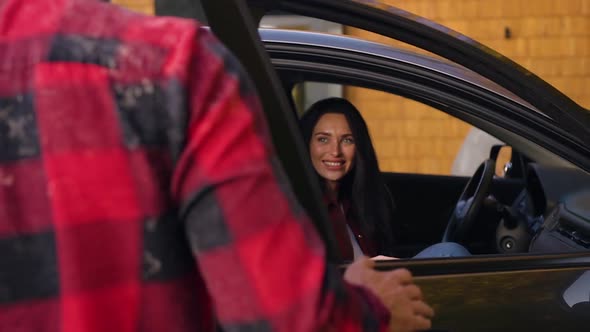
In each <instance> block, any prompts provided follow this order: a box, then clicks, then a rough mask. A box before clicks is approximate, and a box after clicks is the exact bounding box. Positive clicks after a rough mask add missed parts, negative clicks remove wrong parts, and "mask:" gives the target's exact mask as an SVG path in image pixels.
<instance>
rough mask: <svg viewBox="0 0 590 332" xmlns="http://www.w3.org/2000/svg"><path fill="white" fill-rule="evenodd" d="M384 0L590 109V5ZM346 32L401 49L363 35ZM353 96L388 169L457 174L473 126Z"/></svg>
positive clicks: (588, 0)
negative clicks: (500, 56) (525, 71)
mask: <svg viewBox="0 0 590 332" xmlns="http://www.w3.org/2000/svg"><path fill="white" fill-rule="evenodd" d="M382 1H384V2H387V3H389V4H391V5H394V6H396V7H399V8H402V9H405V10H408V11H410V12H413V13H415V14H417V15H420V16H423V17H426V18H428V19H431V20H434V21H436V22H438V23H441V24H443V25H446V26H448V27H450V28H451V29H454V30H456V31H458V32H461V33H463V34H465V35H467V36H469V37H471V38H474V39H476V40H478V41H479V42H481V43H483V44H485V45H487V46H489V47H492V48H493V49H495V50H496V51H498V52H500V53H502V54H504V55H505V56H508V57H509V58H511V59H513V60H514V61H516V62H518V63H520V64H521V65H523V66H524V67H526V68H527V69H529V70H531V71H532V72H534V73H535V74H537V75H539V76H540V77H542V78H543V79H545V80H546V81H548V82H549V83H551V84H553V85H554V86H555V87H557V88H558V89H560V90H561V91H563V92H564V93H565V94H567V95H568V96H570V97H571V98H572V99H574V100H575V101H577V102H578V103H579V104H581V105H582V106H584V107H586V108H590V88H589V87H590V0H563V1H555V0H534V1H530V0H382ZM506 28H509V29H510V31H511V38H509V39H506V38H505V29H506ZM347 33H349V34H352V35H356V36H360V37H362V38H365V39H367V38H368V39H375V40H376V41H379V42H387V43H389V44H396V45H399V43H395V42H391V41H388V40H386V39H384V38H380V37H378V36H376V35H374V34H370V33H367V32H364V31H359V30H357V29H347ZM346 95H347V97H349V98H350V99H351V100H352V101H353V102H354V103H355V104H356V105H357V106H358V107H359V108H360V109H362V111H363V115H364V116H365V117H366V119H367V122H368V124H369V125H370V126H371V130H372V135H373V139H374V142H375V145H376V149H377V153H378V154H379V159H380V163H381V166H382V168H383V169H385V170H391V171H402V172H403V171H405V172H417V173H436V174H448V173H449V172H450V169H451V166H452V162H453V160H454V158H455V155H456V153H457V151H458V150H459V147H460V145H461V142H462V141H463V139H464V137H465V135H466V133H467V132H468V130H469V128H470V127H469V126H468V125H466V124H464V123H461V122H459V121H457V120H454V119H453V118H451V117H449V116H446V115H445V114H440V112H428V110H427V109H426V107H423V106H416V104H412V103H410V102H408V101H405V100H401V99H399V98H392V97H388V96H386V95H385V94H381V93H367V92H366V91H363V90H360V91H359V90H358V89H348V90H346ZM386 110H394V111H395V112H387V111H386ZM430 113H432V114H430ZM388 114H391V115H388Z"/></svg>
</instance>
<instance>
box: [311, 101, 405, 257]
mask: <svg viewBox="0 0 590 332" xmlns="http://www.w3.org/2000/svg"><path fill="white" fill-rule="evenodd" d="M301 127H302V131H303V136H304V140H305V143H306V144H307V147H308V149H309V153H310V157H311V162H312V164H313V167H314V169H315V171H316V173H317V175H318V178H319V181H320V184H321V187H322V190H323V194H324V200H325V201H326V203H327V207H328V211H329V213H330V217H331V218H330V219H331V222H332V228H333V230H334V233H335V235H336V238H337V240H338V244H339V247H340V252H341V255H342V257H343V258H344V259H345V260H352V259H354V258H355V257H358V256H360V255H363V254H365V255H370V256H375V255H391V254H392V253H391V248H393V242H394V241H393V235H394V231H393V230H392V226H391V225H392V223H391V221H392V215H393V200H392V198H391V195H390V194H389V192H388V191H387V188H386V187H385V185H384V182H383V180H382V179H381V173H380V170H379V164H378V163H377V157H376V156H375V149H374V148H373V144H372V143H371V138H370V135H369V130H368V129H367V125H366V123H365V121H364V120H363V117H362V116H361V114H360V112H359V111H358V110H357V109H356V107H355V106H354V105H352V104H351V103H350V102H349V101H347V100H346V99H343V98H328V99H324V100H320V101H318V102H316V103H315V104H313V105H312V106H311V107H310V108H309V110H308V111H307V112H305V114H304V115H303V117H302V119H301Z"/></svg>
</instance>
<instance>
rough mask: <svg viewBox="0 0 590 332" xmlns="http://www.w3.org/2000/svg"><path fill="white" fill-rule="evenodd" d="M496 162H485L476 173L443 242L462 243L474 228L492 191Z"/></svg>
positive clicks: (460, 198)
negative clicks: (479, 213)
mask: <svg viewBox="0 0 590 332" xmlns="http://www.w3.org/2000/svg"><path fill="white" fill-rule="evenodd" d="M495 168H496V162H495V161H494V160H492V159H487V160H485V161H484V162H483V163H482V164H481V165H480V166H479V167H478V168H477V170H476V171H475V173H474V174H473V176H472V177H471V179H469V182H467V185H465V189H463V193H461V196H460V197H459V200H458V201H457V204H456V205H455V209H454V210H453V213H452V214H451V218H450V219H449V222H448V224H447V229H446V230H445V233H444V235H443V238H442V242H462V241H464V240H465V236H466V234H467V232H468V231H469V230H470V229H471V228H472V227H473V225H474V222H475V217H476V216H477V214H478V212H479V209H480V208H481V205H482V204H483V200H484V198H485V197H486V196H487V195H488V193H489V191H490V185H491V184H492V179H493V178H494V173H495Z"/></svg>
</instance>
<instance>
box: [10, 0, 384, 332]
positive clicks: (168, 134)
mask: <svg viewBox="0 0 590 332" xmlns="http://www.w3.org/2000/svg"><path fill="white" fill-rule="evenodd" d="M275 165H277V161H276V160H275V157H274V154H273V153H272V148H271V146H270V144H269V143H268V140H267V133H266V131H265V126H264V123H263V121H262V120H261V115H260V112H259V110H258V103H257V99H256V97H255V96H254V94H253V93H252V91H251V89H250V87H249V85H248V81H247V79H245V78H244V75H243V74H242V72H241V70H240V68H239V66H238V65H237V64H236V62H235V60H234V59H233V58H232V57H231V56H230V55H229V54H228V53H227V52H226V51H225V49H224V48H223V47H222V46H221V45H219V44H218V43H217V42H216V41H215V40H214V39H213V38H212V37H211V35H210V34H209V33H208V32H207V31H205V30H204V29H200V28H198V27H197V26H196V25H195V24H194V23H190V22H188V21H181V20H174V19H162V18H149V17H144V16H141V15H137V14H132V13H130V12H127V11H124V10H121V9H119V8H117V7H114V6H111V5H108V4H103V3H100V2H98V1H91V0H33V1H30V0H27V1H20V0H0V329H1V330H9V331H75V332H79V331H138V330H141V331H195V330H199V331H205V330H211V329H212V328H213V325H214V321H218V322H220V323H221V324H222V325H223V326H224V327H225V328H227V329H228V330H270V329H276V330H293V331H309V330H315V329H319V328H322V327H326V326H331V327H332V328H334V329H335V330H342V329H352V330H358V329H361V326H362V327H363V329H365V330H377V329H379V328H384V326H385V325H386V324H387V320H388V317H387V314H386V313H384V312H383V311H382V310H383V308H382V306H381V304H379V302H377V301H375V299H374V298H373V297H372V296H371V295H368V294H367V293H366V292H365V291H364V290H362V289H361V288H357V287H352V286H350V285H346V284H344V283H342V280H341V279H340V276H339V275H338V273H339V272H338V271H337V270H336V269H332V268H330V267H329V266H327V265H326V264H325V260H324V252H323V246H322V244H321V242H320V240H319V238H318V237H317V234H316V233H315V232H314V230H313V229H312V227H311V224H310V223H309V221H308V220H307V218H306V216H305V214H304V213H303V212H302V211H301V210H300V209H299V208H298V206H297V203H296V202H295V201H294V199H293V198H292V197H291V195H290V194H289V193H290V189H289V188H288V185H287V184H286V183H287V182H286V181H285V180H284V177H283V175H282V172H281V170H280V169H279V168H276V167H275ZM214 317H215V318H214Z"/></svg>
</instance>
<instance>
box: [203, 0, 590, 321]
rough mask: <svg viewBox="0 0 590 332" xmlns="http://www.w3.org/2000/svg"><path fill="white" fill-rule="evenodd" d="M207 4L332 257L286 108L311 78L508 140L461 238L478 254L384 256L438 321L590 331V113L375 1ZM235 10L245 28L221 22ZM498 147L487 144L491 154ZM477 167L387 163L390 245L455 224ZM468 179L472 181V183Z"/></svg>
mask: <svg viewBox="0 0 590 332" xmlns="http://www.w3.org/2000/svg"><path fill="white" fill-rule="evenodd" d="M203 5H204V8H205V11H206V12H207V16H208V18H209V24H210V25H211V27H212V29H213V30H214V31H215V32H216V33H217V34H218V36H219V37H220V38H221V39H222V40H223V41H224V42H225V43H226V44H227V45H228V46H229V47H230V48H232V50H233V51H234V53H235V54H237V55H238V57H239V58H240V60H241V61H242V62H243V64H244V65H245V67H246V69H247V70H248V71H249V73H250V74H251V75H252V77H253V78H254V81H255V83H256V85H257V88H258V91H259V93H260V95H261V98H262V103H263V106H264V108H265V110H266V115H267V119H268V120H269V123H270V128H271V132H272V135H273V139H274V143H275V146H276V147H277V151H278V154H279V157H280V158H281V160H282V162H283V166H284V168H285V169H286V171H287V174H288V175H289V176H290V180H291V183H292V185H293V188H294V189H295V192H296V194H297V195H298V198H299V200H300V201H301V202H302V204H303V205H304V207H305V208H306V209H307V211H308V213H310V215H311V216H312V218H313V219H314V221H315V223H316V226H317V228H318V230H319V232H320V234H322V236H323V237H324V239H325V241H326V244H327V248H328V249H329V250H331V251H330V252H331V254H330V259H336V258H335V257H336V256H337V255H336V254H334V252H333V248H334V246H333V240H332V238H331V235H330V232H329V231H328V230H327V227H326V222H325V217H326V215H325V211H322V207H321V204H320V203H319V202H320V200H319V199H318V197H319V193H318V188H317V184H314V183H313V180H312V179H313V176H312V171H311V170H310V169H309V166H308V165H307V164H306V162H305V158H307V157H306V152H305V148H304V147H303V145H302V142H301V138H300V137H298V133H297V124H296V115H295V112H293V110H292V108H291V107H290V104H291V101H290V100H289V96H290V94H289V93H288V92H290V91H291V90H292V89H293V87H294V86H296V85H297V84H301V83H304V82H326V83H336V84H346V85H352V86H360V87H364V88H369V89H375V90H379V91H384V92H387V93H391V94H395V95H401V96H404V97H406V98H410V99H413V100H415V101H418V102H421V103H424V104H427V105H429V106H431V107H434V108H436V109H438V110H441V111H443V112H445V113H447V114H449V115H451V116H454V117H456V118H458V119H462V120H463V121H466V122H468V123H470V124H472V125H474V126H475V127H477V128H479V129H481V130H483V131H485V132H487V133H489V134H492V135H493V136H494V137H497V138H498V139H500V140H501V141H502V142H504V143H505V144H507V145H509V146H510V147H511V148H512V149H513V150H512V151H513V152H512V155H511V161H510V162H511V165H513V166H512V167H510V168H506V170H507V171H508V173H507V174H506V175H505V176H497V177H493V178H492V177H490V178H489V183H488V184H487V185H489V186H488V187H487V189H486V190H487V192H485V194H486V195H483V196H486V197H488V198H489V197H491V196H493V197H494V199H488V200H486V201H485V202H483V201H482V202H480V203H482V207H481V208H480V209H479V213H478V214H477V218H475V221H474V226H473V229H472V230H471V231H470V232H469V233H468V234H467V235H465V236H463V237H461V240H462V241H463V243H464V244H466V245H467V246H468V247H469V248H470V250H472V252H474V253H475V255H473V256H471V257H464V258H453V259H419V260H418V259H402V260H399V261H385V262H380V263H379V265H378V268H380V269H394V268H396V267H399V266H404V267H407V268H409V269H411V270H412V272H413V273H414V274H415V275H416V280H417V283H418V284H419V285H420V286H421V288H422V290H423V292H424V294H425V296H426V299H427V301H428V302H429V303H431V304H433V305H434V307H435V309H436V311H437V316H436V318H435V320H434V329H436V330H437V331H439V330H440V331H500V330H503V331H585V330H587V328H588V326H590V325H589V323H590V315H589V313H590V298H589V297H588V294H590V255H589V251H588V250H589V249H590V174H589V173H588V172H589V171H590V149H589V147H588V146H587V144H586V142H589V141H590V140H589V137H590V121H589V119H590V117H589V116H588V114H589V113H588V111H587V110H585V109H584V108H583V107H581V106H579V105H577V104H576V103H575V102H574V101H572V100H571V99H569V98H568V97H567V96H565V95H563V94H562V93H561V92H559V91H557V90H556V89H554V88H553V87H552V86H550V85H549V84H547V83H546V82H544V81H542V80H541V79H540V78H538V77H536V76H535V75H533V74H532V73H530V72H528V71H526V69H524V68H522V67H520V66H519V65H517V64H515V63H513V62H512V61H510V60H509V59H506V58H504V57H503V56H501V55H499V54H498V53H496V52H494V51H492V50H490V49H488V48H487V47H485V46H483V45H480V44H478V43H477V42H475V41H473V40H471V39H469V38H467V37H465V36H462V35H460V34H458V33H456V32H453V31H450V30H449V29H446V28H444V27H441V26H439V25H436V24H435V23H433V22H429V21H427V20H425V19H423V18H419V17H416V16H414V15H411V14H409V13H407V12H403V11H401V10H399V9H395V8H392V7H389V6H385V5H382V4H379V3H377V2H375V1H349V0H277V1H249V2H243V1H239V0H224V1H217V2H215V3H213V2H208V3H207V2H206V3H204V4H203ZM247 5H249V6H250V7H249V8H248V7H247ZM270 10H280V11H286V12H292V13H295V14H299V15H306V16H314V17H317V18H322V19H327V20H331V21H335V22H338V23H340V24H346V25H351V26H355V27H358V28H362V29H367V30H370V31H372V32H376V33H380V34H382V35H385V36H388V37H392V38H397V39H400V40H402V41H404V42H407V43H410V44H412V45H415V46H418V47H422V48H424V49H426V50H427V51H430V52H433V53H435V54H437V55H439V56H442V57H445V58H447V59H448V60H443V59H440V58H437V57H430V56H426V55H420V54H417V53H413V52H409V51H404V50H401V49H398V48H395V47H391V46H387V45H382V44H377V43H372V42H368V41H365V40H360V39H354V38H350V37H346V36H334V35H327V34H319V33H311V32H297V31H279V30H261V31H260V32H258V31H257V30H256V26H255V24H253V22H254V20H252V18H251V16H250V15H251V14H250V13H253V14H254V15H253V16H255V17H260V16H261V13H264V12H267V11H270ZM228 17H229V18H231V21H232V22H234V23H235V24H236V25H238V26H239V28H238V27H236V25H234V26H232V27H227V24H225V22H226V21H227V20H228ZM222 18H223V19H222ZM259 35H260V37H259ZM263 47H264V49H263ZM497 153H498V151H497V150H495V149H492V150H491V151H490V159H492V160H493V159H495V158H496V155H497ZM482 169H483V171H481V172H480V171H478V172H476V173H475V174H474V176H473V178H469V177H464V176H435V175H423V174H399V173H384V174H383V177H384V179H385V181H386V184H387V185H388V187H389V189H390V191H391V192H392V194H393V196H394V199H395V200H396V205H397V207H398V211H397V214H396V220H397V222H400V223H401V225H399V226H400V227H399V229H400V231H401V238H402V241H401V242H400V243H399V245H398V247H396V248H395V250H396V252H397V253H398V255H399V256H401V257H406V258H408V257H411V256H412V255H413V254H415V253H416V252H417V251H419V250H420V249H422V248H424V247H425V246H427V245H429V244H432V243H436V242H438V241H440V240H441V238H442V237H443V234H446V232H447V231H448V229H449V226H448V223H449V216H451V219H452V218H453V216H455V215H456V213H457V211H459V210H461V208H460V204H458V202H457V201H458V200H459V202H463V203H467V204H471V203H469V200H467V199H465V198H473V197H475V196H477V195H476V193H479V190H480V189H481V185H480V186H477V184H481V183H482V182H485V181H483V180H482V179H484V178H485V174H486V172H487V171H486V170H485V168H482ZM472 187H473V190H474V192H470V190H471V189H470V188H472ZM476 187H477V189H475V188H476ZM466 193H469V195H467V196H466ZM488 194H491V196H490V195H488ZM470 195H471V196H470ZM483 196H482V197H483ZM484 205H485V206H488V208H486V207H485V206H484ZM490 207H491V208H490ZM523 229H524V231H523Z"/></svg>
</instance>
